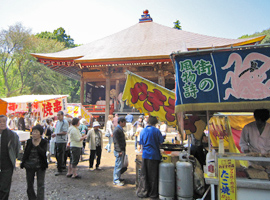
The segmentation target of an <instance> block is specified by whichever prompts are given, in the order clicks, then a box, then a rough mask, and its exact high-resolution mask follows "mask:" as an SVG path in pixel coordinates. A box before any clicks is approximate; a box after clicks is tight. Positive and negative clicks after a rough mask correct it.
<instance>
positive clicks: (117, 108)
mask: <svg viewBox="0 0 270 200" xmlns="http://www.w3.org/2000/svg"><path fill="white" fill-rule="evenodd" d="M119 91H120V84H119V80H116V83H115V93H116V107H115V110H117V111H119V103H118V95H119Z"/></svg>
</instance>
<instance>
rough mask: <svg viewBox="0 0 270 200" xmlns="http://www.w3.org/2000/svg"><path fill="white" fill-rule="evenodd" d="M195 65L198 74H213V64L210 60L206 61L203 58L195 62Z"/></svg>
mask: <svg viewBox="0 0 270 200" xmlns="http://www.w3.org/2000/svg"><path fill="white" fill-rule="evenodd" d="M194 66H195V68H196V70H197V74H198V75H201V74H207V75H208V76H210V75H211V74H212V70H211V67H212V65H211V63H210V61H205V60H203V59H200V60H197V61H196V62H195V64H194Z"/></svg>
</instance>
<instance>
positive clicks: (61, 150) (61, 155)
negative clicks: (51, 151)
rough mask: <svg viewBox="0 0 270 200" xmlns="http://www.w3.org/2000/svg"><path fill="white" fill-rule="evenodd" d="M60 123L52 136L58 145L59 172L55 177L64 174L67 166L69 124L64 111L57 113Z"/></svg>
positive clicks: (58, 122)
mask: <svg viewBox="0 0 270 200" xmlns="http://www.w3.org/2000/svg"><path fill="white" fill-rule="evenodd" d="M57 118H58V121H57V123H56V127H55V132H54V134H52V137H56V141H55V145H56V160H57V172H56V173H55V176H58V175H60V174H62V172H63V169H64V168H66V166H65V151H66V146H67V141H68V135H67V131H68V127H69V124H68V122H67V120H64V113H63V111H59V112H58V113H57Z"/></svg>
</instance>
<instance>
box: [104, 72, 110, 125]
mask: <svg viewBox="0 0 270 200" xmlns="http://www.w3.org/2000/svg"><path fill="white" fill-rule="evenodd" d="M110 89H111V77H110V76H109V75H107V76H106V92H105V100H106V107H105V125H106V122H107V120H108V116H109V114H110Z"/></svg>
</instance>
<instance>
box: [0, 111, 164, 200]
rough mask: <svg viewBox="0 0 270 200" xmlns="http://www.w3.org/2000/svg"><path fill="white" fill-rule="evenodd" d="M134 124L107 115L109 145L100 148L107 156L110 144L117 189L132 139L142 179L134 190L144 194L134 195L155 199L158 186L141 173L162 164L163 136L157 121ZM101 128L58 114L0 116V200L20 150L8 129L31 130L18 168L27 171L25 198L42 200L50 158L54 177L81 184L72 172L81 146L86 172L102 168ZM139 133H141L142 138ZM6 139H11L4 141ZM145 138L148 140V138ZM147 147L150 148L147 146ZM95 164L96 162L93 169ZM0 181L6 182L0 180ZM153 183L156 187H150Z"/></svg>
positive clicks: (5, 194)
mask: <svg viewBox="0 0 270 200" xmlns="http://www.w3.org/2000/svg"><path fill="white" fill-rule="evenodd" d="M148 118H149V119H148ZM133 119H134V118H133V116H132V115H131V114H128V115H127V116H126V117H118V115H117V114H116V115H115V116H114V117H113V115H109V116H108V121H107V122H106V128H105V130H106V131H105V136H107V137H108V144H107V146H106V147H105V149H106V150H107V152H108V153H110V152H111V151H112V150H113V149H112V143H113V144H114V156H115V166H114V171H113V184H114V185H117V186H123V185H124V184H125V181H124V179H121V175H122V174H123V173H124V172H125V171H126V170H127V167H126V166H124V163H125V159H126V139H127V137H128V136H131V137H133V136H134V137H135V150H136V151H137V152H142V153H143V154H142V157H143V165H142V168H143V169H144V170H143V171H142V172H143V173H142V176H143V178H142V179H141V180H140V184H139V188H140V189H141V191H143V193H142V192H139V193H138V196H139V197H142V196H145V197H147V196H150V197H155V196H157V195H158V193H157V184H158V182H157V180H156V179H154V180H152V178H151V177H150V176H147V175H146V174H148V173H151V176H152V175H154V174H156V173H158V170H157V169H158V168H157V166H158V163H159V162H160V160H161V155H160V152H159V145H160V144H161V143H162V142H163V141H164V137H163V136H162V134H161V132H160V130H159V129H158V128H156V124H157V122H158V121H157V118H156V117H152V116H150V117H149V116H148V115H145V116H143V115H140V116H139V118H138V120H137V121H135V123H133ZM148 121H149V123H148ZM128 123H129V124H128ZM127 124H128V126H127ZM100 127H101V125H100V123H99V122H98V121H95V122H93V124H92V127H91V128H90V127H89V124H88V122H87V121H86V120H85V119H83V118H76V117H75V118H70V117H68V116H64V113H63V112H62V111H59V112H58V113H57V117H56V118H54V119H50V118H48V119H46V120H44V121H41V120H40V117H33V116H30V115H27V114H26V115H25V114H20V117H17V116H16V115H11V116H9V117H6V116H4V115H1V116H0V136H1V151H0V154H1V159H0V166H1V171H0V199H8V196H9V190H10V185H11V178H12V173H13V169H14V167H15V161H16V158H17V157H18V154H19V150H20V148H21V144H20V141H19V138H18V135H17V134H16V133H15V132H14V131H13V130H23V131H25V130H29V131H31V138H30V139H28V140H27V141H26V144H25V145H24V152H23V156H22V159H21V164H20V167H21V168H24V169H25V171H26V182H27V195H28V198H29V199H44V190H45V185H44V180H45V174H46V169H47V168H48V163H51V162H52V159H51V157H52V156H55V158H56V164H57V170H56V172H55V176H59V175H65V176H66V177H67V178H71V179H80V178H81V175H79V174H78V173H77V165H78V163H79V161H80V159H81V158H82V154H83V153H84V149H85V145H86V143H88V144H89V149H90V156H89V170H90V171H93V170H100V169H101V168H100V162H101V154H102V149H103V134H102V130H101V129H100ZM165 132H166V131H165ZM142 133H144V134H143V135H144V136H143V137H142ZM153 134H154V135H153ZM7 136H12V137H10V138H9V137H7ZM148 137H149V139H147V138H148ZM155 137H156V138H157V140H156V139H155ZM9 140H11V141H12V144H13V146H12V148H13V149H12V150H10V149H8V151H11V153H10V152H8V151H5V150H2V149H4V148H6V147H5V145H6V144H7V143H8V142H7V143H6V142H5V143H3V141H9ZM155 141H158V142H155ZM149 142H150V143H153V142H154V143H153V144H151V145H150V143H149ZM142 149H144V151H142ZM7 157H9V158H8V159H7V160H9V161H10V162H1V161H3V159H6V158H7ZM68 157H70V162H69V163H67V158H68ZM94 162H96V163H95V165H94ZM3 163H5V164H3ZM66 166H67V167H66ZM153 167H154V168H155V170H154V171H153V170H151V169H152V168H153ZM150 168H151V169H150ZM4 172H5V173H4ZM35 176H36V181H37V191H36V192H35V190H34V180H35ZM156 177H158V174H156ZM3 178H5V179H6V180H8V181H7V182H3V181H1V180H3ZM153 181H154V185H155V186H153V184H152V182H153ZM4 183H5V184H4ZM153 187H154V188H153ZM147 191H149V192H147Z"/></svg>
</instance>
